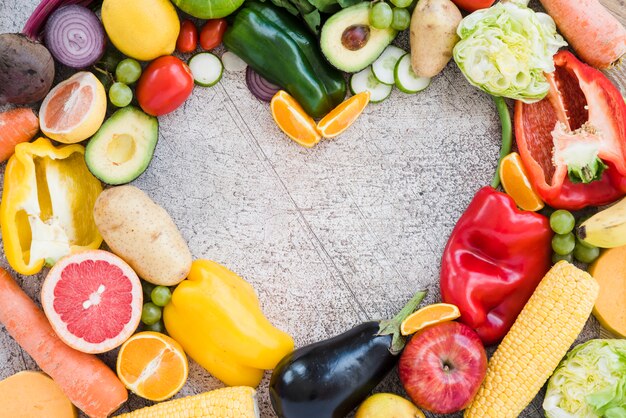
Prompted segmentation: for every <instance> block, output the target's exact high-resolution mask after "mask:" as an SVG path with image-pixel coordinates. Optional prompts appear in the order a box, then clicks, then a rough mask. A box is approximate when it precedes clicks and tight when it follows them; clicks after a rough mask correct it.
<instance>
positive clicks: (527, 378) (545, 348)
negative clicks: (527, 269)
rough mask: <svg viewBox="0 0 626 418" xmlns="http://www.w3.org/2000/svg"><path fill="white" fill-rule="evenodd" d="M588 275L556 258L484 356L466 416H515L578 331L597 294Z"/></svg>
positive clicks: (542, 381)
mask: <svg viewBox="0 0 626 418" xmlns="http://www.w3.org/2000/svg"><path fill="white" fill-rule="evenodd" d="M598 290H599V286H598V283H597V282H596V281H595V279H594V278H593V277H591V276H590V275H589V274H588V273H586V272H584V271H582V270H580V269H578V268H577V267H575V266H573V265H572V264H570V263H568V262H566V261H560V262H558V263H557V264H555V265H554V266H553V267H552V269H551V270H550V271H549V272H548V273H547V274H546V276H545V277H544V278H543V280H542V281H541V283H539V286H537V289H536V290H535V292H534V293H533V295H532V296H531V298H530V299H529V301H528V303H527V304H526V306H524V309H523V310H522V312H521V313H520V314H519V316H518V317H517V320H516V321H515V323H514V324H513V326H512V327H511V330H510V331H509V332H508V334H507V335H506V336H505V337H504V340H502V343H500V346H499V347H498V349H497V350H496V352H495V353H494V355H493V357H492V358H491V360H490V361H489V366H488V367H487V375H486V376H485V380H484V381H483V384H482V386H481V387H480V389H479V390H478V393H477V394H476V397H475V398H474V399H473V400H472V403H471V404H470V406H469V407H468V408H467V410H466V411H465V415H464V416H465V417H466V418H477V417H489V418H515V417H517V416H518V415H519V414H520V413H521V412H522V411H523V410H524V408H525V407H526V406H527V405H528V404H529V403H530V401H532V399H533V398H534V397H535V395H536V394H537V393H538V392H539V390H540V389H541V387H542V386H543V384H544V383H545V382H546V380H548V378H549V377H550V375H551V374H552V372H553V371H554V369H555V368H556V367H557V366H558V364H559V361H561V359H562V358H563V356H564V355H565V354H566V353H567V350H568V349H569V348H570V346H571V345H572V343H573V342H574V340H576V337H577V336H578V334H580V332H581V331H582V329H583V327H584V325H585V322H587V319H588V318H589V314H591V310H592V309H593V305H594V302H595V300H596V298H597V297H598Z"/></svg>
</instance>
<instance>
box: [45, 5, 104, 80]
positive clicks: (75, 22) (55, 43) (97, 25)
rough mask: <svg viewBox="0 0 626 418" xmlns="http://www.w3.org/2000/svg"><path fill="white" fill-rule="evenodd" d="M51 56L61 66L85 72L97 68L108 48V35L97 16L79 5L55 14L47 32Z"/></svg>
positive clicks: (49, 20)
mask: <svg viewBox="0 0 626 418" xmlns="http://www.w3.org/2000/svg"><path fill="white" fill-rule="evenodd" d="M44 40H45V43H46V46H47V47H48V49H49V50H50V53H51V54H52V56H54V58H55V59H56V60H57V61H59V62H60V63H61V64H64V65H67V66H68V67H71V68H76V69H81V68H85V67H89V66H90V65H92V64H95V63H96V62H97V61H98V60H99V59H100V58H102V55H104V49H105V47H106V35H105V33H104V27H103V26H102V23H101V22H100V19H98V17H97V16H96V14H95V13H94V12H92V11H91V10H89V9H88V8H86V7H84V6H80V5H78V4H74V5H70V6H64V7H61V8H60V9H57V10H56V11H55V12H54V13H52V14H51V15H50V17H49V19H48V23H46V27H45V29H44Z"/></svg>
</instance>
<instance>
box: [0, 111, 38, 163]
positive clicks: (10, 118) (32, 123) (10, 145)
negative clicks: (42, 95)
mask: <svg viewBox="0 0 626 418" xmlns="http://www.w3.org/2000/svg"><path fill="white" fill-rule="evenodd" d="M38 131H39V119H37V116H36V115H35V112H33V110H32V109H29V108H17V109H11V110H7V111H6V112H0V162H2V161H6V160H8V159H9V157H10V156H11V155H13V153H14V152H15V146H16V145H17V144H19V143H20V142H27V141H30V140H31V139H32V138H33V137H34V136H35V135H36V134H37V132H38Z"/></svg>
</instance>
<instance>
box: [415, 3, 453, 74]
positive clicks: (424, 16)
mask: <svg viewBox="0 0 626 418" xmlns="http://www.w3.org/2000/svg"><path fill="white" fill-rule="evenodd" d="M462 19H463V16H461V12H460V11H459V8H458V7H456V5H455V4H454V3H452V2H451V1H450V0H419V2H418V3H417V6H416V7H415V10H413V15H412V16H411V38H410V39H411V67H413V71H414V72H415V74H416V75H418V76H419V77H434V76H436V75H437V74H439V73H440V72H441V71H442V70H443V69H444V68H445V66H446V65H447V64H448V62H450V59H451V58H452V49H453V48H454V45H456V43H457V42H458V41H459V37H458V36H457V34H456V28H457V27H458V26H459V23H461V20H462Z"/></svg>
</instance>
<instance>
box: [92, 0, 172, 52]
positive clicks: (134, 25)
mask: <svg viewBox="0 0 626 418" xmlns="http://www.w3.org/2000/svg"><path fill="white" fill-rule="evenodd" d="M102 23H103V24H104V29H105V30H106V32H107V35H109V39H111V42H113V45H115V47H116V48H117V49H119V50H120V51H121V52H122V53H123V54H124V55H127V56H129V57H132V58H135V59H138V60H140V61H150V60H153V59H155V58H158V57H160V56H161V55H169V54H171V53H172V52H174V48H175V47H176V38H178V32H179V30H180V22H179V20H178V15H177V14H176V9H175V8H174V5H173V4H172V3H171V2H170V0H104V2H103V3H102Z"/></svg>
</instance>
